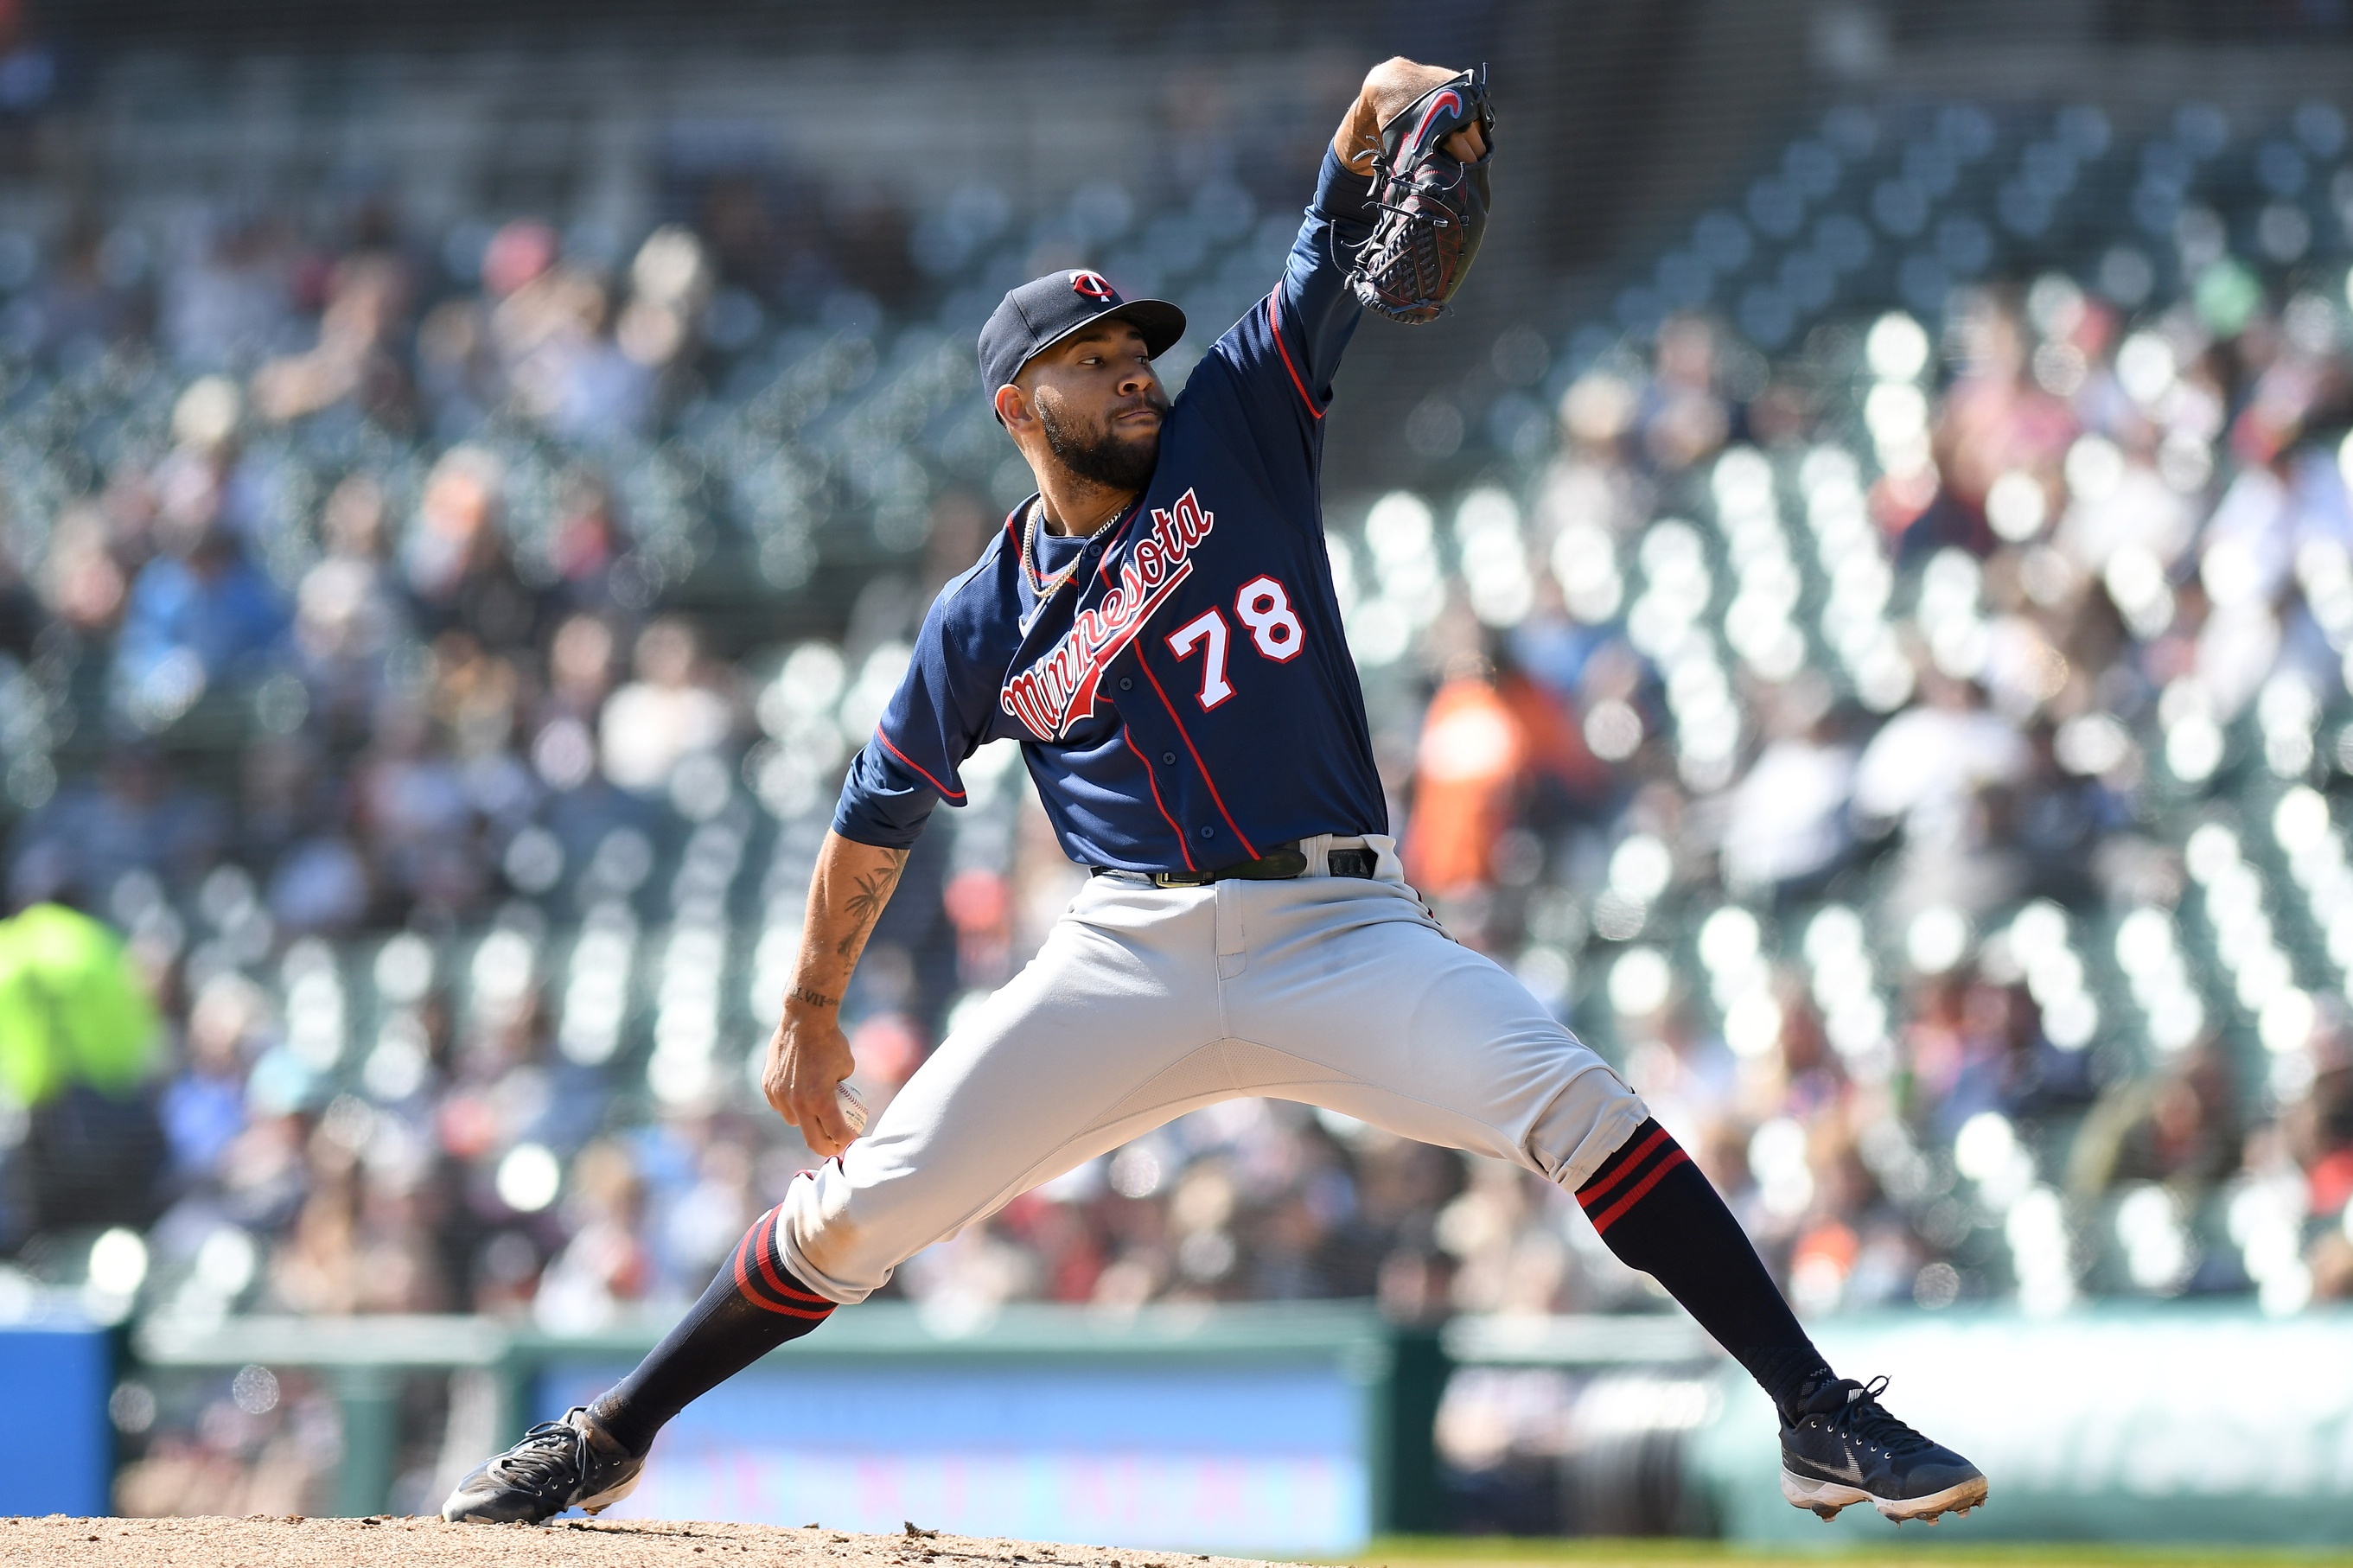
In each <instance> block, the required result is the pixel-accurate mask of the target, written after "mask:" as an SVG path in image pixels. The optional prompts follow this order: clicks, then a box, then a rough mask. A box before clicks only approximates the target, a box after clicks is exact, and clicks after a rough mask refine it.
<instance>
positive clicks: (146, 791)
mask: <svg viewBox="0 0 2353 1568" xmlns="http://www.w3.org/2000/svg"><path fill="white" fill-rule="evenodd" d="M226 838H227V820H226V814H225V813H224V812H223V811H222V809H221V807H220V805H219V803H218V802H216V800H214V799H213V798H212V797H211V796H209V795H206V793H205V792H203V791H201V790H199V789H196V788H195V787H193V786H191V785H190V784H187V783H186V782H185V781H183V780H176V779H174V777H173V773H172V770H171V768H170V766H169V765H168V764H167V763H165V761H164V757H163V755H162V754H161V753H160V752H158V751H157V750H156V749H155V747H154V746H153V744H152V743H148V742H132V743H128V744H124V745H121V746H118V747H115V748H113V749H112V750H111V752H109V753H108V756H107V760H106V763H105V765H104V766H103V767H102V768H101V769H100V771H99V772H98V773H97V775H96V776H95V777H92V778H88V779H77V780H74V781H71V782H69V783H68V784H66V785H64V786H63V787H62V788H60V789H59V790H58V793H57V795H56V796H55V797H53V798H52V799H51V800H50V801H49V802H48V804H47V805H45V806H43V807H42V808H41V809H40V810H39V811H37V812H36V813H34V815H33V816H31V817H30V818H28V819H27V820H26V822H24V823H23V824H22V825H20V826H19V827H18V829H17V834H16V860H15V863H14V865H13V866H12V867H11V868H10V870H9V889H10V895H11V897H12V898H13V899H15V900H17V901H19V902H29V901H33V900H40V899H46V898H55V897H60V896H64V897H70V898H71V899H72V900H73V901H74V902H76V903H77V904H80V905H83V906H85V907H88V908H92V909H96V908H100V907H103V900H105V899H106V898H107V897H108V895H110V894H111V893H112V892H113V891H114V889H115V887H116V886H117V884H118V883H119V882H120V881H121V878H122V877H123V875H124V873H126V872H129V871H133V870H149V871H153V872H155V873H157V874H158V875H160V876H162V877H164V879H167V880H169V881H171V882H174V883H177V884H179V885H181V886H190V885H193V883H194V882H195V879H196V877H197V876H198V874H199V873H201V872H202V871H203V870H204V869H205V868H206V867H208V866H209V865H211V864H212V861H213V859H214V858H215V857H216V855H217V854H218V853H219V852H220V850H221V848H222V846H223V843H224V841H225V839H226Z"/></svg>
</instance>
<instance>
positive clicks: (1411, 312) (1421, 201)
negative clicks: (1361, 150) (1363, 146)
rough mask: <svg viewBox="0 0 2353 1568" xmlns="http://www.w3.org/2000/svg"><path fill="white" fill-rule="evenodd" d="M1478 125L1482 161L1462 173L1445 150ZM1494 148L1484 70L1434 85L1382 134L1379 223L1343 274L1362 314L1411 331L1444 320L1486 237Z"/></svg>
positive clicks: (1376, 196) (1376, 173) (1376, 192)
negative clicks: (1407, 325) (1412, 325)
mask: <svg viewBox="0 0 2353 1568" xmlns="http://www.w3.org/2000/svg"><path fill="white" fill-rule="evenodd" d="M1474 124H1475V125H1477V126H1478V127H1479V128H1480V130H1481V132H1483V134H1484V135H1485V138H1486V142H1487V154H1486V156H1485V157H1482V158H1481V159H1480V160H1479V161H1478V162H1477V163H1472V164H1469V165H1465V164H1463V163H1460V162H1458V161H1457V160H1456V159H1455V158H1454V157H1453V156H1452V155H1451V154H1450V153H1447V152H1445V151H1444V147H1445V142H1446V139H1447V138H1448V137H1450V136H1451V135H1453V134H1454V132H1457V131H1460V130H1461V129H1462V128H1463V127H1464V126H1466V125H1474ZM1494 146H1495V111H1494V109H1493V106H1492V105H1490V104H1489V102H1488V100H1487V68H1486V67H1485V66H1481V67H1480V68H1478V69H1477V70H1469V71H1464V72H1463V73H1462V74H1461V75H1460V76H1458V77H1455V78H1453V79H1451V80H1449V81H1444V82H1440V84H1439V85H1438V86H1436V87H1434V88H1431V89H1430V90H1429V91H1428V92H1426V93H1423V94H1422V95H1421V96H1420V97H1419V98H1418V99H1416V100H1413V102H1412V103H1411V104H1410V105H1409V106H1408V108H1407V109H1406V110H1405V111H1404V112H1403V113H1401V114H1398V116H1397V117H1396V118H1394V119H1392V120H1391V121H1389V122H1388V124H1387V125H1384V126H1383V127H1381V146H1380V157H1379V158H1378V159H1377V161H1376V162H1375V164H1374V168H1373V200H1374V202H1375V203H1376V204H1377V205H1378V206H1379V207H1380V210H1381V216H1380V218H1379V220H1378V222H1377V223H1376V224H1375V225H1374V227H1373V237H1372V238H1370V239H1369V240H1367V241H1366V242H1365V247H1364V248H1363V249H1362V250H1360V251H1358V252H1357V253H1356V264H1355V265H1354V266H1352V267H1351V268H1349V269H1348V286H1349V288H1350V289H1353V290H1354V291H1355V292H1356V298H1357V299H1358V300H1361V301H1363V302H1364V304H1365V305H1366V307H1367V308H1368V309H1370V310H1378V311H1379V312H1380V313H1381V314H1383V315H1385V316H1388V317H1390V318H1392V319H1393V320H1396V321H1411V322H1420V321H1436V320H1438V318H1439V317H1440V316H1442V315H1444V314H1446V311H1447V303H1446V302H1447V301H1448V300H1451V299H1452V298H1453V297H1454V291H1455V290H1456V289H1460V288H1461V286H1462V275H1463V274H1464V273H1466V272H1468V271H1469V270H1470V269H1471V261H1472V258H1473V257H1475V256H1477V255H1478V254H1479V241H1480V239H1481V238H1482V237H1483V236H1484V235H1485V234H1486V232H1487V165H1488V164H1489V163H1491V162H1493V159H1494Z"/></svg>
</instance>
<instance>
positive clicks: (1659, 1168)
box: [1593, 1149, 1691, 1236]
mask: <svg viewBox="0 0 2353 1568" xmlns="http://www.w3.org/2000/svg"><path fill="white" fill-rule="evenodd" d="M1690 1163H1691V1156H1690V1155H1689V1154H1686V1153H1684V1152H1683V1151H1682V1150H1681V1149H1677V1150H1676V1151H1675V1152H1673V1153H1672V1154H1670V1155H1668V1156H1667V1157H1666V1158H1665V1159H1663V1160H1662V1161H1660V1162H1659V1163H1658V1164H1657V1165H1656V1166H1654V1167H1652V1169H1651V1173H1650V1174H1649V1175H1647V1176H1645V1177H1643V1178H1642V1179H1641V1181H1639V1182H1637V1183H1635V1184H1634V1186H1633V1190H1632V1191H1630V1192H1629V1193H1628V1194H1626V1195H1625V1196H1624V1197H1622V1198H1620V1199H1619V1200H1618V1201H1617V1202H1616V1203H1614V1204H1611V1205H1609V1207H1608V1208H1606V1209H1604V1210H1602V1211H1601V1212H1600V1213H1599V1214H1598V1215H1594V1216H1593V1234H1594V1235H1596V1236H1599V1235H1601V1234H1602V1233H1603V1232H1605V1231H1607V1230H1608V1229H1609V1227H1610V1226H1612V1225H1614V1224H1616V1223H1617V1220H1618V1216H1619V1215H1622V1214H1624V1213H1625V1212H1626V1211H1627V1210H1628V1209H1630V1208H1632V1207H1633V1206H1634V1205H1636V1204H1638V1203H1640V1202H1641V1201H1642V1196H1643V1194H1646V1193H1648V1192H1649V1191H1650V1190H1651V1188H1652V1187H1655V1186H1657V1185H1658V1184H1659V1181H1660V1178H1662V1177H1663V1176H1664V1175H1665V1174H1666V1173H1668V1172H1669V1171H1672V1170H1673V1169H1674V1168H1675V1167H1676V1166H1677V1165H1688V1164H1690Z"/></svg>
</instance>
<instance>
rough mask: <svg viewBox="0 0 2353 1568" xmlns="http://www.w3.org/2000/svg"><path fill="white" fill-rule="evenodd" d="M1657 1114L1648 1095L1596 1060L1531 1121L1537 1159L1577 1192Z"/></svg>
mask: <svg viewBox="0 0 2353 1568" xmlns="http://www.w3.org/2000/svg"><path fill="white" fill-rule="evenodd" d="M1650 1114H1651V1110H1650V1107H1648V1106H1646V1105H1644V1104H1643V1103H1642V1097H1641V1095H1639V1094H1636V1093H1635V1092H1634V1091H1633V1090H1632V1089H1629V1088H1627V1087H1626V1084H1625V1080H1623V1079H1620V1077H1619V1076H1618V1075H1617V1074H1616V1073H1614V1072H1612V1071H1610V1070H1609V1068H1608V1067H1607V1066H1605V1065H1603V1064H1601V1063H1599V1062H1596V1063H1594V1064H1593V1065H1592V1066H1590V1067H1588V1068H1586V1069H1585V1070H1584V1071H1582V1072H1580V1073H1578V1074H1577V1076H1576V1077H1575V1078H1572V1079H1569V1080H1568V1082H1567V1083H1566V1084H1565V1085H1563V1086H1562V1087H1561V1090H1560V1092H1559V1093H1558V1094H1556V1095H1554V1096H1553V1098H1552V1100H1551V1102H1550V1103H1549V1104H1547V1105H1546V1107H1545V1108H1544V1109H1543V1110H1540V1111H1538V1112H1536V1116H1535V1121H1532V1122H1531V1123H1529V1125H1528V1137H1527V1143H1526V1152H1527V1155H1528V1158H1529V1161H1530V1163H1533V1164H1534V1165H1535V1167H1536V1168H1537V1169H1538V1170H1540V1171H1542V1172H1543V1173H1545V1174H1546V1176H1548V1177H1550V1178H1551V1179H1552V1180H1553V1181H1555V1182H1557V1183H1559V1184H1561V1185H1562V1186H1564V1187H1567V1189H1568V1190H1569V1191H1571V1192H1575V1191H1576V1190H1577V1188H1579V1187H1581V1186H1583V1185H1584V1184H1586V1183H1587V1182H1588V1181H1589V1180H1591V1179H1592V1176H1593V1173H1594V1172H1596V1171H1598V1170H1599V1169H1600V1168H1601V1163H1602V1162H1603V1161H1604V1160H1607V1159H1608V1158H1609V1156H1610V1155H1612V1154H1614V1153H1616V1152H1618V1150H1619V1148H1620V1146H1621V1145H1622V1144H1624V1142H1626V1140H1627V1138H1628V1137H1629V1136H1630V1135H1631V1134H1632V1132H1633V1131H1634V1129H1635V1128H1637V1127H1640V1126H1641V1124H1642V1122H1643V1121H1644V1120H1645V1119H1646V1118H1648V1117H1649V1115H1650Z"/></svg>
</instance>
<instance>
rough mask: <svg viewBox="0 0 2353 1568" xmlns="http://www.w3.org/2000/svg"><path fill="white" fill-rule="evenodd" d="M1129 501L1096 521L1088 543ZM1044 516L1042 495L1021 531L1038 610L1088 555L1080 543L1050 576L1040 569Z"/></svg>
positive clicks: (1023, 559) (1023, 560)
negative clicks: (1040, 530)
mask: <svg viewBox="0 0 2353 1568" xmlns="http://www.w3.org/2000/svg"><path fill="white" fill-rule="evenodd" d="M1128 504H1129V503H1128V502H1126V501H1121V502H1119V503H1118V504H1117V505H1115V506H1113V508H1112V509H1111V510H1109V511H1107V512H1105V513H1104V514H1103V520H1102V521H1100V522H1098V523H1096V524H1095V526H1094V527H1093V529H1092V530H1090V531H1088V533H1087V535H1086V538H1087V540H1088V542H1092V541H1093V540H1094V538H1095V536H1096V535H1097V534H1099V533H1101V532H1102V531H1103V528H1104V526H1105V525H1106V524H1108V523H1109V522H1110V521H1111V520H1112V519H1113V518H1114V517H1117V516H1118V515H1119V514H1120V513H1121V512H1123V511H1124V510H1127V507H1128ZM1045 515H1046V498H1045V497H1043V496H1039V498H1038V499H1037V500H1035V501H1033V502H1031V503H1030V507H1029V521H1027V522H1025V523H1024V524H1023V525H1022V530H1021V564H1022V567H1023V569H1024V570H1025V571H1027V572H1028V573H1029V588H1030V591H1031V592H1032V593H1034V594H1036V595H1038V609H1039V610H1043V609H1044V608H1045V607H1046V602H1047V601H1048V600H1049V599H1051V598H1052V597H1053V596H1054V595H1057V594H1059V593H1060V592H1061V591H1062V584H1065V583H1067V582H1069V581H1070V580H1071V576H1072V575H1073V574H1075V573H1077V571H1078V569H1079V568H1080V566H1081V565H1082V564H1084V563H1085V561H1086V558H1087V551H1086V545H1085V544H1082V545H1080V546H1079V552H1078V553H1077V554H1076V555H1073V556H1072V557H1071V560H1070V563H1069V564H1068V565H1065V566H1064V567H1062V568H1061V570H1060V571H1058V572H1056V573H1055V574H1053V575H1052V576H1051V577H1049V576H1047V575H1046V574H1044V573H1043V572H1040V571H1039V569H1038V520H1039V518H1041V517H1043V516H1045Z"/></svg>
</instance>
